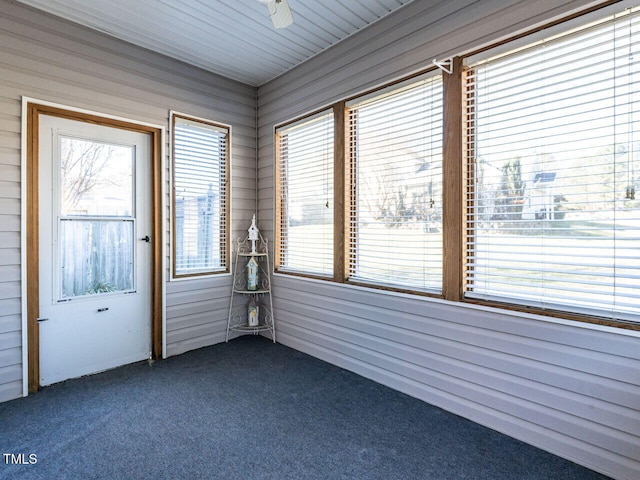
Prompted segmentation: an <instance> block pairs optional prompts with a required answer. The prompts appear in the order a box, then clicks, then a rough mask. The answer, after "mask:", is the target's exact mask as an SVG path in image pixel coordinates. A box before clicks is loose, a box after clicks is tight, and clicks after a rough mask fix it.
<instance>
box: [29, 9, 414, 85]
mask: <svg viewBox="0 0 640 480" xmlns="http://www.w3.org/2000/svg"><path fill="white" fill-rule="evenodd" d="M18 1H20V2H21V3H24V4H26V5H30V6H32V7H34V8H37V9H40V10H43V11H46V12H48V13H51V14H53V15H56V16H59V17H62V18H65V19H67V20H71V21H73V22H76V23H79V24H81V25H84V26H87V27H90V28H93V29H96V30H99V31H101V32H105V33H107V34H109V35H112V36H114V37H117V38H119V39H122V40H125V41H127V42H130V43H133V44H136V45H139V46H141V47H145V48H148V49H150V50H153V51H156V52H159V53H162V54H165V55H167V56H169V57H172V58H175V59H178V60H181V61H184V62H187V63H190V64H192V65H196V66H198V67H201V68H203V69H206V70H209V71H211V72H214V73H217V74H220V75H223V76H225V77H228V78H231V79H234V80H237V81H240V82H242V83H246V84H249V85H254V86H260V85H262V84H264V83H266V82H268V81H269V80H272V79H273V78H275V77H277V76H278V75H281V74H282V73H284V72H286V71H287V70H289V69H291V68H293V67H295V66H296V65H298V64H300V63H302V62H304V61H305V60H307V59H309V58H311V57H312V56H314V55H316V54H318V53H320V52H321V51H323V50H325V49H327V48H329V47H331V46H332V45H335V44H336V43H338V42H340V41H341V40H343V39H345V38H346V37H348V36H350V35H352V34H354V33H355V32H357V31H359V30H361V29H363V28H364V27H366V26H367V25H369V24H371V23H373V22H375V21H377V20H379V19H380V18H382V17H384V16H386V15H388V14H390V13H391V12H393V11H394V10H397V9H398V8H401V7H402V6H404V5H406V4H408V3H411V2H412V1H414V0H288V1H289V5H290V7H291V11H292V13H293V17H294V23H293V25H291V26H289V27H288V28H286V29H275V28H274V27H273V24H272V23H271V20H270V19H269V15H268V10H267V7H266V5H263V4H261V3H260V2H259V1H258V0H110V1H108V2H106V1H104V0H18Z"/></svg>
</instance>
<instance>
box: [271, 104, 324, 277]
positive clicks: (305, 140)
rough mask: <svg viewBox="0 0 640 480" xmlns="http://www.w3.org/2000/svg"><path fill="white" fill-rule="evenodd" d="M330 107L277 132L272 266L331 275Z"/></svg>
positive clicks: (284, 269) (293, 270) (318, 274)
mask: <svg viewBox="0 0 640 480" xmlns="http://www.w3.org/2000/svg"><path fill="white" fill-rule="evenodd" d="M333 142H334V118H333V111H332V110H326V111H323V112H321V113H319V114H316V115H313V116H311V117H308V118H306V119H304V120H301V121H299V122H296V123H294V124H291V125H287V126H284V127H281V128H278V129H277V130H276V148H277V154H276V157H277V158H276V165H277V166H276V169H277V189H278V195H279V201H278V204H277V207H276V209H277V211H276V216H277V229H278V231H277V240H276V248H277V252H276V270H277V271H279V272H294V273H302V274H308V275H315V276H323V277H331V276H332V275H333V258H334V256H333V235H334V232H333V227H334V221H333V209H334V199H333Z"/></svg>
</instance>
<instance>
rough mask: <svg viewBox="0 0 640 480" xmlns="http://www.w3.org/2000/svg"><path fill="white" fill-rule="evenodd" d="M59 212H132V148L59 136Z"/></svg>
mask: <svg viewBox="0 0 640 480" xmlns="http://www.w3.org/2000/svg"><path fill="white" fill-rule="evenodd" d="M59 138H60V183H61V187H62V188H61V197H62V198H61V213H62V215H92V216H107V215H108V216H126V217H130V216H132V215H133V166H134V158H135V157H134V156H135V148H134V147H133V146H129V145H113V144H108V143H102V142H97V141H95V140H85V139H81V138H72V137H64V136H60V137H59Z"/></svg>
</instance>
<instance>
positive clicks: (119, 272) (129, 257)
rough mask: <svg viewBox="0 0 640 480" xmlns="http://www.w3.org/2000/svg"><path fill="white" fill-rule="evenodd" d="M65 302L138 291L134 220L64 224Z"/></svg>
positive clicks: (61, 265)
mask: <svg viewBox="0 0 640 480" xmlns="http://www.w3.org/2000/svg"><path fill="white" fill-rule="evenodd" d="M59 228H60V235H59V238H60V275H61V282H60V285H61V292H60V298H61V299H68V298H72V297H78V296H83V295H94V294H100V293H109V292H122V291H130V290H133V289H134V275H133V271H134V270H133V255H134V239H133V231H134V229H133V220H77V219H74V220H61V221H60V225H59Z"/></svg>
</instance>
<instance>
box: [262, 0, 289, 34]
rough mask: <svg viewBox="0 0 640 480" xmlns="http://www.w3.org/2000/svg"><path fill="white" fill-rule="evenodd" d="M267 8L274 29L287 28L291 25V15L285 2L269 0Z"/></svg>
mask: <svg viewBox="0 0 640 480" xmlns="http://www.w3.org/2000/svg"><path fill="white" fill-rule="evenodd" d="M261 1H262V0H261ZM263 3H265V2H263ZM267 8H268V9H269V17H271V21H272V22H273V26H274V27H276V28H287V27H288V26H289V25H291V24H292V23H293V15H292V14H291V9H290V8H289V2H288V1H287V0H271V1H269V2H268V3H267Z"/></svg>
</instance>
